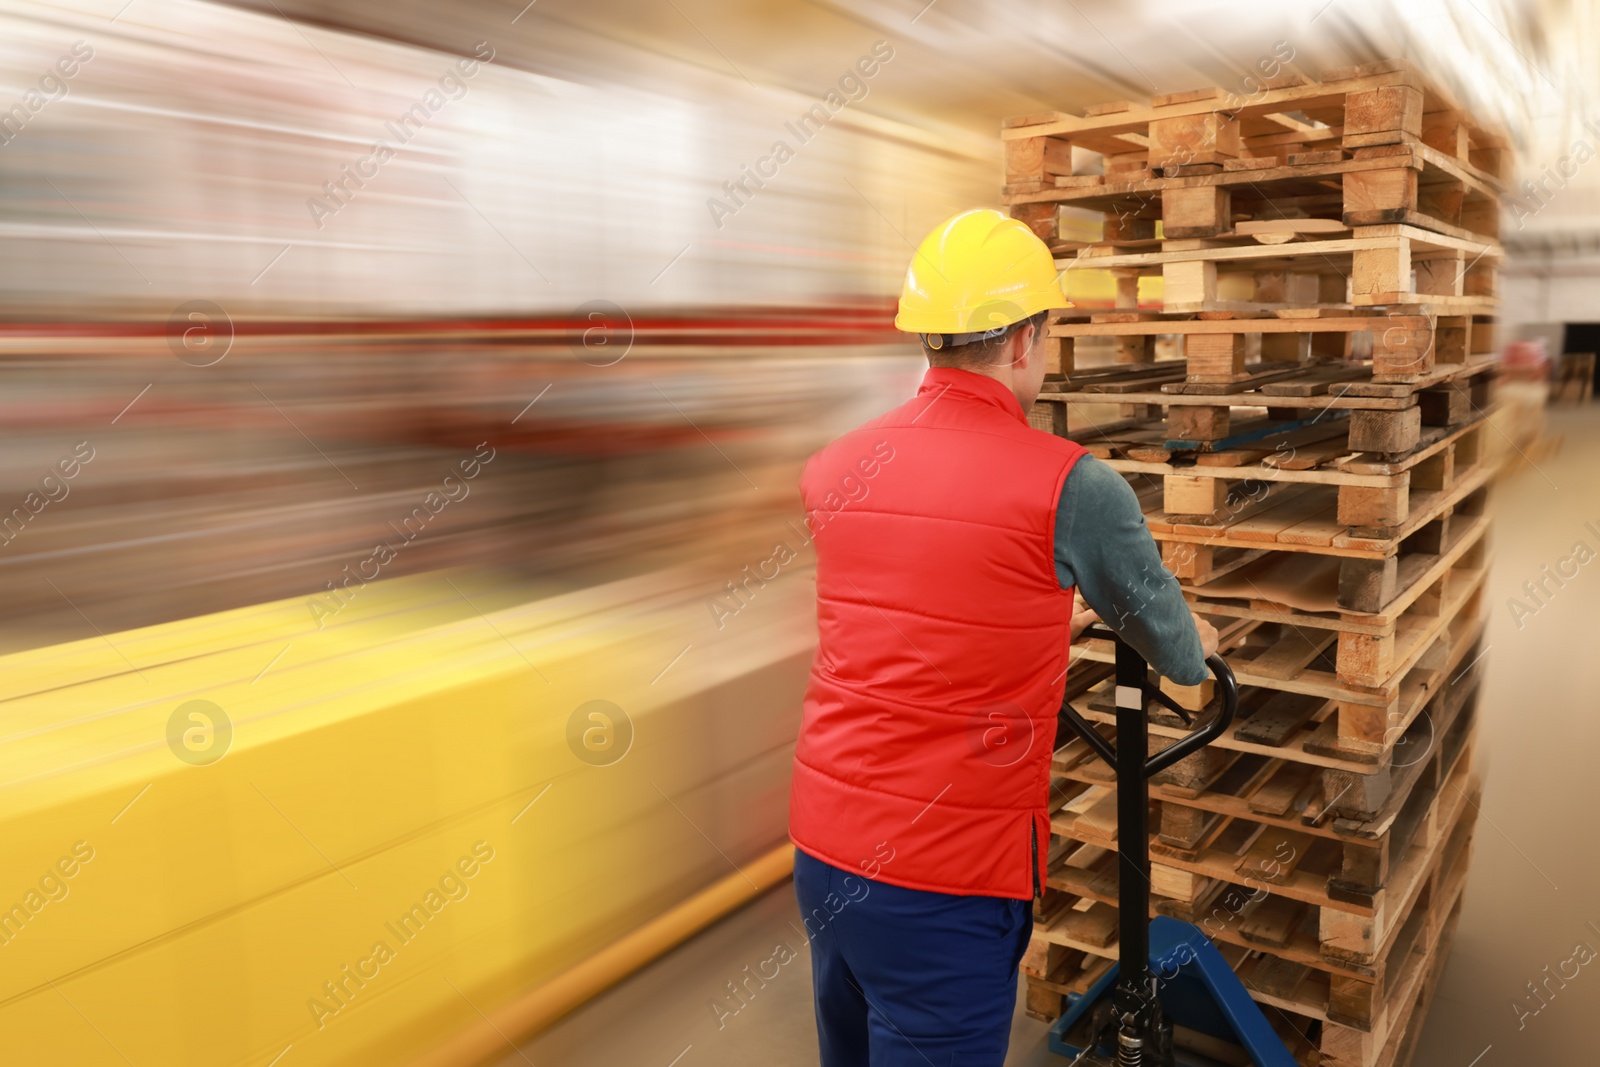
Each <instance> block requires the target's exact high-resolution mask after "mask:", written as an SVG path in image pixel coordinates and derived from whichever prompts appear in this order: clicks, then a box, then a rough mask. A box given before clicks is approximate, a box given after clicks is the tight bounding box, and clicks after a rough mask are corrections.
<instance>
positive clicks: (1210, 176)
mask: <svg viewBox="0 0 1600 1067" xmlns="http://www.w3.org/2000/svg"><path fill="white" fill-rule="evenodd" d="M1063 183H1066V184H1063ZM1500 189H1501V186H1500V183H1499V181H1498V180H1495V179H1493V178H1491V177H1489V176H1487V175H1485V174H1483V173H1481V172H1478V171H1476V170H1475V169H1472V168H1469V167H1463V166H1461V164H1460V162H1459V161H1457V160H1455V159H1453V158H1451V157H1450V156H1447V155H1445V154H1444V153H1442V152H1440V151H1438V150H1436V149H1434V148H1432V147H1431V146H1429V145H1426V144H1408V145H1392V146H1388V147H1386V148H1367V149H1354V150H1348V151H1341V152H1339V153H1338V155H1337V156H1329V155H1325V154H1321V153H1317V154H1307V153H1302V154H1299V155H1298V158H1293V157H1291V158H1290V159H1289V160H1288V161H1284V160H1280V159H1278V158H1272V157H1265V158H1263V157H1243V158H1238V159H1231V160H1228V159H1225V160H1224V161H1223V165H1222V169H1221V170H1218V171H1215V172H1212V173H1205V174H1192V173H1191V174H1179V175H1174V176H1167V175H1166V174H1165V173H1162V174H1157V173H1155V172H1152V171H1147V170H1137V171H1115V172H1111V173H1108V174H1105V175H1079V176H1071V177H1067V176H1057V177H1054V178H1052V180H1051V181H1050V182H1049V183H1041V182H1022V183H1015V184H1011V185H1008V186H1006V188H1005V195H1004V197H1003V199H1004V202H1005V203H1006V205H1007V206H1008V207H1009V208H1010V209H1011V213H1012V215H1013V217H1016V218H1018V219H1021V220H1022V221H1024V222H1027V223H1028V224H1029V225H1031V226H1032V227H1033V228H1034V232H1036V233H1038V234H1039V236H1040V237H1042V238H1044V240H1045V241H1046V242H1047V243H1048V244H1049V245H1050V246H1051V249H1052V250H1053V251H1055V252H1056V253H1057V254H1058V255H1068V256H1071V255H1075V254H1076V253H1077V250H1078V248H1079V247H1080V246H1081V244H1082V242H1073V241H1063V240H1060V239H1059V238H1058V237H1057V232H1056V225H1057V219H1056V209H1058V208H1061V207H1071V208H1076V209H1079V210H1088V211H1098V212H1101V213H1103V214H1104V216H1105V223H1104V230H1103V240H1104V241H1105V242H1107V243H1115V244H1117V245H1120V246H1123V247H1126V248H1129V249H1139V248H1141V247H1142V246H1147V245H1148V244H1149V243H1150V242H1152V241H1155V240H1159V239H1161V238H1158V237H1157V234H1158V233H1159V234H1161V237H1162V238H1165V239H1188V238H1206V237H1215V236H1217V235H1218V234H1221V233H1225V232H1227V231H1228V230H1230V229H1232V228H1234V227H1235V226H1236V225H1238V224H1239V223H1241V222H1243V223H1247V224H1255V225H1264V224H1275V223H1279V222H1282V221H1284V220H1289V221H1295V222H1300V221H1307V222H1313V223H1316V224H1337V225H1340V226H1365V225H1376V224H1386V223H1404V224H1407V225H1412V226H1417V227H1420V228H1422V229H1426V230H1431V231H1434V232H1436V233H1442V234H1448V235H1451V236H1455V237H1462V238H1468V239H1474V238H1475V239H1484V238H1488V239H1495V238H1497V237H1498V236H1499V232H1500V211H1499V199H1498V198H1499V195H1500ZM1158 223H1159V224H1160V225H1159V229H1158V227H1157V224H1158Z"/></svg>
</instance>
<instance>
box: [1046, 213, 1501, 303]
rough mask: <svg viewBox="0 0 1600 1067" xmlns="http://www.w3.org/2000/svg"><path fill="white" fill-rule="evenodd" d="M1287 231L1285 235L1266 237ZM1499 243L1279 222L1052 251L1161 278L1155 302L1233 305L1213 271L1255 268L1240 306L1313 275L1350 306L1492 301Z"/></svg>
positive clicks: (1288, 296)
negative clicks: (1134, 245) (1296, 227)
mask: <svg viewBox="0 0 1600 1067" xmlns="http://www.w3.org/2000/svg"><path fill="white" fill-rule="evenodd" d="M1280 237H1291V238H1294V239H1292V240H1288V241H1279V240H1276V239H1275V238H1280ZM1502 254H1503V253H1502V252H1501V249H1500V246H1499V244H1498V243H1496V242H1494V241H1489V240H1485V239H1483V238H1480V237H1474V238H1463V237H1456V236H1452V235H1447V234H1437V233H1433V232H1432V231H1429V230H1424V229H1421V228H1419V227H1416V226H1410V225H1383V226H1356V227H1354V228H1353V229H1342V228H1341V229H1339V230H1336V231H1333V232H1331V233H1326V232H1315V233H1310V234H1308V233H1304V232H1301V233H1294V232H1291V231H1287V230H1281V229H1280V230H1276V231H1271V232H1262V231H1259V230H1257V231H1254V232H1247V233H1238V232H1228V233H1224V234H1221V235H1219V236H1218V237H1215V238H1194V239H1186V240H1171V239H1168V240H1164V241H1162V242H1161V247H1160V250H1158V251H1138V252H1129V251H1125V250H1123V249H1121V248H1118V247H1116V246H1114V245H1091V246H1087V247H1084V248H1080V249H1079V250H1078V252H1077V253H1076V254H1075V255H1072V256H1066V257H1061V258H1058V259H1057V260H1056V266H1057V267H1060V268H1061V269H1063V270H1069V269H1078V270H1084V269H1087V270H1115V271H1119V272H1124V273H1126V274H1128V275H1131V276H1134V277H1140V276H1158V277H1160V278H1161V279H1162V280H1163V293H1164V296H1163V310H1165V311H1168V312H1183V311H1228V310H1237V309H1240V305H1238V304H1237V303H1235V302H1230V301H1225V300H1222V299H1220V298H1219V295H1218V285H1219V279H1220V278H1222V277H1224V276H1226V275H1228V274H1250V275H1253V276H1254V282H1255V285H1254V289H1255V292H1256V296H1255V298H1254V299H1253V300H1251V301H1247V302H1246V304H1245V305H1244V308H1243V309H1244V310H1277V309H1279V308H1290V307H1304V306H1306V305H1308V304H1310V305H1315V304H1318V303H1319V302H1321V301H1319V295H1322V294H1324V290H1323V287H1322V285H1321V284H1320V283H1319V282H1318V281H1317V279H1318V278H1319V277H1331V279H1332V280H1333V281H1334V283H1335V284H1334V286H1333V292H1332V293H1331V294H1328V295H1333V296H1336V297H1337V298H1338V302H1340V303H1342V302H1343V301H1345V300H1346V299H1348V301H1349V303H1350V304H1351V305H1353V306H1355V307H1372V306H1378V305H1387V304H1423V303H1426V304H1430V305H1432V306H1434V307H1435V308H1436V309H1439V310H1446V309H1462V310H1465V311H1468V312H1482V311H1486V310H1488V309H1490V308H1492V305H1493V303H1494V296H1495V273H1496V272H1495V268H1496V266H1497V265H1498V263H1499V260H1500V258H1501V256H1502ZM1295 276H1299V277H1300V278H1304V279H1307V280H1308V283H1307V284H1308V285H1309V295H1310V299H1309V300H1308V299H1305V298H1304V297H1301V298H1300V299H1298V300H1297V299H1296V293H1297V290H1298V289H1299V288H1300V286H1299V284H1297V283H1295V282H1294V281H1293V280H1292V279H1293V278H1294V277H1295Z"/></svg>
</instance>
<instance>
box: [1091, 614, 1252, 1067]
mask: <svg viewBox="0 0 1600 1067" xmlns="http://www.w3.org/2000/svg"><path fill="white" fill-rule="evenodd" d="M1085 635H1086V636H1089V637H1109V638H1111V640H1112V643H1113V644H1114V645H1115V647H1116V687H1117V688H1116V706H1117V741H1116V744H1115V745H1113V744H1112V743H1111V742H1109V741H1107V740H1106V739H1105V738H1104V737H1102V736H1100V732H1099V731H1098V730H1096V729H1095V728H1094V727H1093V726H1091V725H1090V724H1089V723H1088V722H1086V721H1085V720H1084V719H1083V717H1082V716H1081V715H1079V714H1078V713H1077V711H1076V710H1075V709H1074V708H1073V707H1072V705H1071V704H1070V703H1067V702H1066V701H1063V702H1062V705H1061V714H1062V717H1064V718H1065V719H1066V720H1067V722H1068V723H1069V724H1070V725H1071V726H1072V728H1073V730H1075V731H1076V732H1077V734H1078V736H1080V737H1082V738H1083V740H1084V742H1085V743H1087V744H1088V745H1089V747H1090V748H1092V749H1093V750H1094V751H1095V752H1096V753H1097V754H1098V755H1099V756H1100V757H1101V758H1102V759H1104V760H1105V761H1106V762H1107V763H1108V764H1110V765H1111V766H1112V767H1113V768H1114V769H1115V770H1116V772H1117V860H1118V863H1117V872H1118V874H1117V898H1118V899H1117V908H1118V915H1119V918H1120V921H1119V923H1118V926H1119V930H1118V958H1119V963H1118V974H1117V985H1116V989H1115V992H1114V993H1113V995H1112V1015H1113V1020H1114V1024H1115V1027H1116V1030H1117V1038H1116V1046H1117V1059H1116V1063H1117V1065H1118V1067H1169V1065H1171V1064H1172V1063H1173V1052H1172V1033H1173V1030H1172V1023H1171V1022H1170V1021H1169V1020H1168V1019H1167V1018H1166V1017H1165V1015H1164V1013H1163V1012H1162V1010H1161V1005H1160V1003H1159V1001H1158V1000H1157V996H1156V994H1157V983H1156V980H1155V976H1154V975H1153V974H1152V973H1151V971H1150V958H1149V957H1150V927H1149V920H1148V916H1149V914H1150V842H1149V839H1148V833H1149V826H1148V819H1149V805H1150V778H1151V776H1152V775H1154V774H1157V773H1158V772H1160V771H1161V770H1162V769H1164V768H1166V767H1170V766H1171V765H1172V764H1174V763H1176V762H1177V761H1178V760H1180V759H1183V757H1185V756H1187V755H1189V754H1191V753H1193V752H1196V751H1198V750H1199V749H1201V748H1203V747H1205V746H1206V745H1208V744H1210V743H1211V742H1212V741H1215V740H1216V739H1217V738H1218V737H1220V736H1222V734H1223V732H1224V731H1226V730H1227V729H1228V727H1229V726H1230V725H1232V723H1233V716H1234V713H1235V712H1236V711H1238V708H1239V685H1238V682H1237V681H1236V680H1235V679H1234V677H1233V671H1232V670H1231V669H1229V667H1228V664H1227V663H1226V662H1225V661H1224V660H1223V658H1222V657H1221V656H1210V657H1208V658H1207V659H1206V666H1207V667H1209V668H1210V669H1211V673H1212V674H1213V675H1214V676H1215V677H1216V681H1217V690H1218V694H1217V695H1218V696H1219V697H1221V700H1220V702H1219V703H1220V707H1219V708H1218V710H1217V713H1216V715H1215V716H1213V717H1212V718H1211V720H1210V721H1209V722H1207V723H1206V724H1205V725H1203V726H1201V727H1200V728H1199V729H1198V730H1195V731H1194V732H1193V733H1191V734H1189V735H1188V736H1187V737H1184V738H1182V739H1180V740H1178V741H1176V742H1174V743H1172V744H1170V745H1168V746H1167V747H1166V748H1164V749H1162V750H1161V751H1159V752H1156V753H1155V754H1153V755H1149V756H1146V755H1145V753H1146V752H1148V750H1149V736H1150V734H1149V722H1148V720H1147V719H1146V718H1145V708H1146V707H1147V706H1148V704H1149V702H1150V701H1151V700H1154V701H1156V702H1157V703H1159V704H1161V705H1163V706H1164V707H1167V708H1169V709H1171V710H1172V711H1174V712H1176V713H1177V714H1178V715H1179V716H1180V717H1181V718H1182V719H1183V720H1184V721H1185V722H1189V721H1191V720H1190V717H1189V714H1188V712H1187V711H1185V710H1184V709H1183V708H1181V707H1179V705H1178V704H1177V702H1176V701H1174V700H1172V699H1171V698H1169V697H1168V696H1167V695H1166V694H1165V693H1163V692H1161V690H1160V688H1159V687H1158V686H1153V685H1151V684H1150V666H1149V664H1148V663H1146V662H1145V659H1144V657H1143V656H1141V655H1140V654H1139V652H1138V650H1136V649H1135V648H1134V647H1133V646H1132V645H1129V644H1127V643H1126V642H1124V641H1122V640H1121V639H1119V638H1118V637H1117V635H1116V634H1115V633H1113V632H1111V631H1110V630H1109V629H1104V628H1102V627H1100V626H1095V627H1091V628H1090V629H1089V630H1087V631H1085ZM1092 1047H1093V1046H1092V1045H1091V1046H1087V1047H1086V1048H1085V1049H1084V1053H1083V1054H1081V1055H1080V1056H1079V1059H1080V1060H1081V1059H1083V1058H1084V1055H1087V1054H1088V1052H1089V1051H1090V1049H1091V1048H1092Z"/></svg>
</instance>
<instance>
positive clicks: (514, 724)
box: [0, 569, 812, 1067]
mask: <svg viewBox="0 0 1600 1067" xmlns="http://www.w3.org/2000/svg"><path fill="white" fill-rule="evenodd" d="M491 582H492V580H485V579H483V578H481V577H480V578H478V579H477V580H476V584H475V583H474V580H473V579H472V578H471V577H470V576H468V575H459V574H458V575H452V576H450V577H445V576H439V575H433V576H422V577H419V578H416V579H399V580H395V581H389V582H373V583H370V584H369V585H368V586H366V587H365V589H364V590H363V592H362V594H361V596H360V597H359V598H357V599H355V600H353V601H352V602H351V604H350V605H349V608H348V610H346V611H344V612H342V613H341V614H340V615H339V617H338V618H337V620H334V621H330V622H328V623H327V624H326V625H324V626H322V627H320V628H319V627H317V626H316V625H315V624H314V623H313V622H312V621H311V619H310V616H309V614H308V613H307V611H306V608H305V604H304V602H303V600H299V599H297V600H292V601H282V602H277V603H272V604H265V605H260V606H257V607H252V608H245V609H240V610H237V611H230V612H225V613H221V614H218V615H212V616H207V617H202V618H195V619H188V620H184V621H181V622H176V623H170V624H166V625H162V626H154V627H148V628H145V629H142V630H133V631H127V632H123V633H116V634H111V635H109V636H108V637H107V638H104V639H102V638H99V637H97V638H94V639H93V640H89V641H83V642H74V643H71V644H66V645H57V646H52V647H49V648H44V649H38V650H35V651H31V652H25V653H18V654H15V655H11V656H5V657H0V699H3V700H5V702H6V707H7V715H6V718H5V720H4V726H3V727H0V739H3V741H4V743H3V744H0V842H3V844H0V909H8V910H5V911H4V913H3V914H0V960H3V961H4V967H0V1033H4V1034H5V1037H4V1039H3V1047H4V1049H5V1055H4V1057H3V1059H4V1061H5V1062H6V1063H18V1064H22V1063H28V1064H33V1063H71V1064H75V1065H90V1067H98V1065H101V1064H104V1065H107V1067H111V1065H122V1064H125V1063H126V1062H133V1063H138V1064H162V1065H179V1067H181V1065H190V1064H193V1065H196V1067H198V1065H207V1067H218V1065H225V1064H227V1065H240V1067H247V1065H248V1067H265V1065H266V1064H268V1063H271V1062H278V1061H277V1060H276V1057H279V1056H282V1055H284V1053H285V1051H286V1050H288V1049H290V1048H292V1052H290V1053H289V1054H288V1055H287V1056H284V1058H283V1060H282V1061H281V1063H280V1067H302V1065H312V1064H317V1065H332V1064H380V1063H382V1064H393V1063H400V1062H404V1061H405V1060H408V1059H410V1058H411V1057H413V1056H415V1055H417V1054H418V1053H419V1052H420V1051H422V1050H424V1049H427V1048H430V1047H434V1046H437V1045H439V1044H440V1043H442V1042H447V1041H448V1040H450V1039H451V1038H452V1036H454V1035H457V1034H459V1033H460V1032H461V1031H462V1030H464V1029H466V1028H467V1027H469V1026H470V1025H472V1024H474V1023H475V1022H477V1021H478V1020H479V1019H480V1018H481V1016H480V1015H479V1011H480V1009H481V1011H483V1012H484V1013H494V1012H497V1011H498V1010H499V1009H501V1008H502V1006H504V1005H508V1004H512V1003H514V1002H516V1001H517V1000H518V998H519V997H522V996H523V995H524V994H525V993H526V991H527V990H529V989H531V988H534V987H538V986H540V985H541V984H544V983H549V982H551V981H552V979H556V978H558V977H560V976H562V975H565V974H569V973H570V972H572V970H573V968H574V967H577V966H579V965H580V964H582V963H583V962H584V961H585V960H588V959H590V958H591V957H592V956H594V955H595V954H596V953H597V952H602V951H604V950H605V949H606V948H607V946H610V945H612V944H614V943H615V942H617V941H618V940H619V939H622V938H623V937H624V936H625V935H627V934H628V933H629V931H633V930H636V929H638V928H640V927H641V926H645V925H647V924H648V923H649V922H650V921H651V920H653V919H655V918H656V917H657V916H659V915H661V914H662V913H663V912H667V911H668V910H669V909H671V908H673V907H674V906H675V905H677V904H678V903H679V902H681V901H684V900H686V899H690V898H693V897H694V896H695V895H696V894H697V893H700V892H701V891H702V890H704V889H705V888H706V887H707V886H711V885H713V884H714V883H716V882H718V880H719V879H722V878H724V877H725V876H726V875H728V874H730V873H732V872H731V871H730V867H729V863H730V860H729V858H727V857H731V858H732V859H731V861H732V862H734V863H742V864H751V863H757V862H759V857H762V856H765V855H767V854H768V853H770V851H771V850H772V848H773V847H774V846H775V845H777V844H779V843H780V842H781V841H782V840H783V828H784V820H783V812H784V810H785V808H784V803H785V799H786V798H785V795H784V794H785V793H786V790H785V789H784V784H785V783H786V780H787V771H788V764H789V761H790V759H791V753H792V746H793V739H794V735H795V730H796V726H797V722H796V717H797V714H798V706H799V700H798V696H799V692H800V688H801V686H802V685H803V682H804V678H805V675H806V672H807V669H808V667H809V661H810V650H811V644H812V635H811V633H810V630H811V625H810V619H809V615H808V612H807V608H808V606H809V603H810V594H811V588H810V584H809V583H808V582H807V581H806V580H805V576H804V575H803V574H802V575H800V576H799V577H792V576H791V577H786V578H785V580H783V581H780V582H771V583H768V585H767V586H766V587H765V588H763V589H762V590H761V592H760V595H759V596H757V597H755V598H754V599H753V600H752V601H751V602H749V603H748V604H747V605H745V607H744V609H743V610H742V611H741V612H740V613H739V615H738V617H737V619H736V620H732V621H729V622H727V624H726V625H725V627H724V628H722V629H717V628H716V627H715V626H714V625H713V624H712V623H711V621H710V616H709V615H708V613H707V612H706V610H705V605H704V599H705V595H706V592H707V591H708V589H715V585H714V584H713V583H712V582H710V581H709V580H708V578H707V576H706V575H704V574H700V573H696V572H691V571H689V570H688V569H683V570H676V571H657V572H654V573H651V574H648V575H644V576H641V577H638V578H631V579H626V580H623V581H618V582H613V583H609V584H607V585H602V586H595V587H592V588H589V589H584V590H581V591H579V592H576V593H570V594H565V595H562V596H557V597H549V598H545V599H541V600H536V601H533V602H531V603H526V604H520V605H517V606H514V607H511V608H505V609H502V610H491V611H488V612H486V613H482V614H480V613H479V612H478V611H477V610H476V608H475V607H473V606H472V605H473V602H474V601H480V598H482V600H487V599H488V598H489V597H491V596H494V595H495V590H494V589H493V587H492V584H491ZM486 586H487V588H486ZM469 597H470V598H471V599H470V600H469V599H468V598H469ZM480 602H481V601H480ZM502 602H503V601H502ZM686 644H688V645H690V646H691V648H687V649H686V648H685V645H686ZM596 707H599V708H601V709H602V710H604V712H605V713H604V714H601V712H599V711H595V710H593V709H594V708H596ZM769 708H770V709H772V710H770V711H767V710H763V709H769ZM752 712H754V713H752ZM712 737H714V738H715V744H714V745H708V744H707V739H708V738H712ZM619 739H620V740H619ZM613 744H614V745H615V747H614V748H610V749H608V747H607V746H610V745H613ZM710 842H715V845H713V844H711V843H710ZM721 853H726V856H724V855H722V854H721ZM768 862H770V861H768Z"/></svg>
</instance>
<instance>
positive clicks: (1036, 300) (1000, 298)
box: [894, 208, 1072, 347]
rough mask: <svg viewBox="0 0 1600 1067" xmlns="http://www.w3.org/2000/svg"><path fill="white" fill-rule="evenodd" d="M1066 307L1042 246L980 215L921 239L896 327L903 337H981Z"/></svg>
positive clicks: (956, 219)
mask: <svg viewBox="0 0 1600 1067" xmlns="http://www.w3.org/2000/svg"><path fill="white" fill-rule="evenodd" d="M1071 306H1072V305H1071V304H1070V303H1069V302H1068V301H1067V297H1066V294H1065V293H1064V292H1062V289H1061V280H1060V278H1058V277H1057V276H1056V265H1055V260H1054V259H1052V258H1051V256H1050V249H1049V248H1048V247H1047V246H1046V245H1045V243H1044V242H1043V241H1041V240H1039V238H1038V237H1037V236H1035V235H1034V233H1033V231H1032V230H1030V229H1028V227H1027V226H1025V225H1023V224H1022V223H1020V222H1018V221H1017V220H1015V219H1009V218H1007V217H1006V216H1004V215H1002V214H1001V213H1000V212H998V211H995V210H993V209H991V208H979V209H976V210H973V211H964V212H962V213H961V214H959V215H956V216H953V217H951V218H948V219H946V220H945V221H944V222H942V223H940V224H939V225H938V226H936V227H935V228H934V230H933V232H932V233H930V234H928V236H927V237H925V238H923V240H922V244H921V245H919V246H918V247H917V252H916V255H914V256H912V257H911V266H910V267H908V268H907V269H906V282H905V287H904V288H903V289H902V290H901V292H900V310H899V313H898V314H897V315H896V316H895V320H894V324H895V326H896V327H898V328H899V329H902V330H904V331H906V332H907V333H921V334H930V333H931V334H959V333H978V332H981V331H985V330H993V329H998V328H1000V327H1004V326H1009V325H1011V324H1012V323H1014V322H1021V321H1022V320H1023V319H1026V318H1029V317H1030V316H1033V315H1037V314H1038V313H1039V312H1041V311H1048V310H1050V309H1052V308H1065V307H1071ZM933 347H940V346H937V345H936V346H933Z"/></svg>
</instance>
